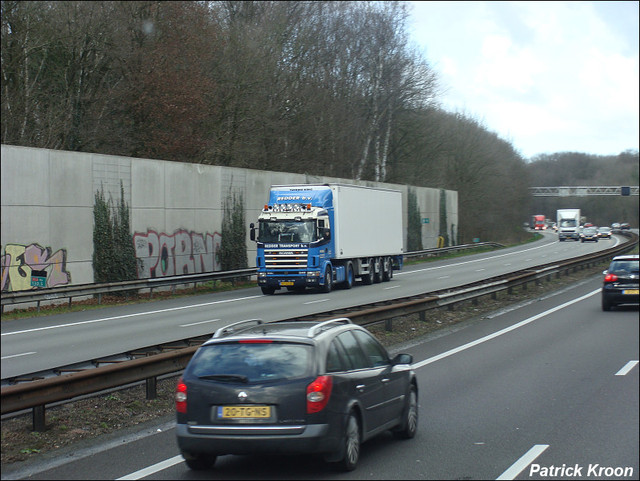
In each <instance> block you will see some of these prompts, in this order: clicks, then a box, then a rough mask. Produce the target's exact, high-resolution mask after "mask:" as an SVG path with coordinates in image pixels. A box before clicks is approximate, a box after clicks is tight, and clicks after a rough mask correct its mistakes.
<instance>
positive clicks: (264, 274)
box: [258, 272, 267, 277]
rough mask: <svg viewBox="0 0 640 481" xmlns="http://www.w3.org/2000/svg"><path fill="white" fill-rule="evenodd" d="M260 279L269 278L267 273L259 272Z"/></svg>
mask: <svg viewBox="0 0 640 481" xmlns="http://www.w3.org/2000/svg"><path fill="white" fill-rule="evenodd" d="M258 277H267V273H266V272H258Z"/></svg>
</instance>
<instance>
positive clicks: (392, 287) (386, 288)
mask: <svg viewBox="0 0 640 481" xmlns="http://www.w3.org/2000/svg"><path fill="white" fill-rule="evenodd" d="M398 287H400V286H389V287H385V288H384V290H385V291H388V290H389V289H397V288H398Z"/></svg>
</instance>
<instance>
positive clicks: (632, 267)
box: [609, 260, 640, 274]
mask: <svg viewBox="0 0 640 481" xmlns="http://www.w3.org/2000/svg"><path fill="white" fill-rule="evenodd" d="M639 265H640V263H639V262H638V261H634V260H628V261H623V260H620V261H613V262H612V263H611V265H610V266H609V272H628V273H636V274H637V273H638V270H639Z"/></svg>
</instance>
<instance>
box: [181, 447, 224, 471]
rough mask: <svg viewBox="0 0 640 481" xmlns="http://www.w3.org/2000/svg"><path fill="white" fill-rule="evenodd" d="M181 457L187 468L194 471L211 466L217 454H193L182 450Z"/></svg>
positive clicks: (214, 462)
mask: <svg viewBox="0 0 640 481" xmlns="http://www.w3.org/2000/svg"><path fill="white" fill-rule="evenodd" d="M182 457H183V458H184V461H185V463H187V466H189V469H193V470H194V471H202V470H203V469H209V468H212V467H213V465H214V464H216V459H217V456H215V455H207V454H193V453H187V452H185V451H182Z"/></svg>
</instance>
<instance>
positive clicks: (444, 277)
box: [438, 276, 451, 280]
mask: <svg viewBox="0 0 640 481" xmlns="http://www.w3.org/2000/svg"><path fill="white" fill-rule="evenodd" d="M449 277H451V276H440V277H438V280H440V279H449Z"/></svg>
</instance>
